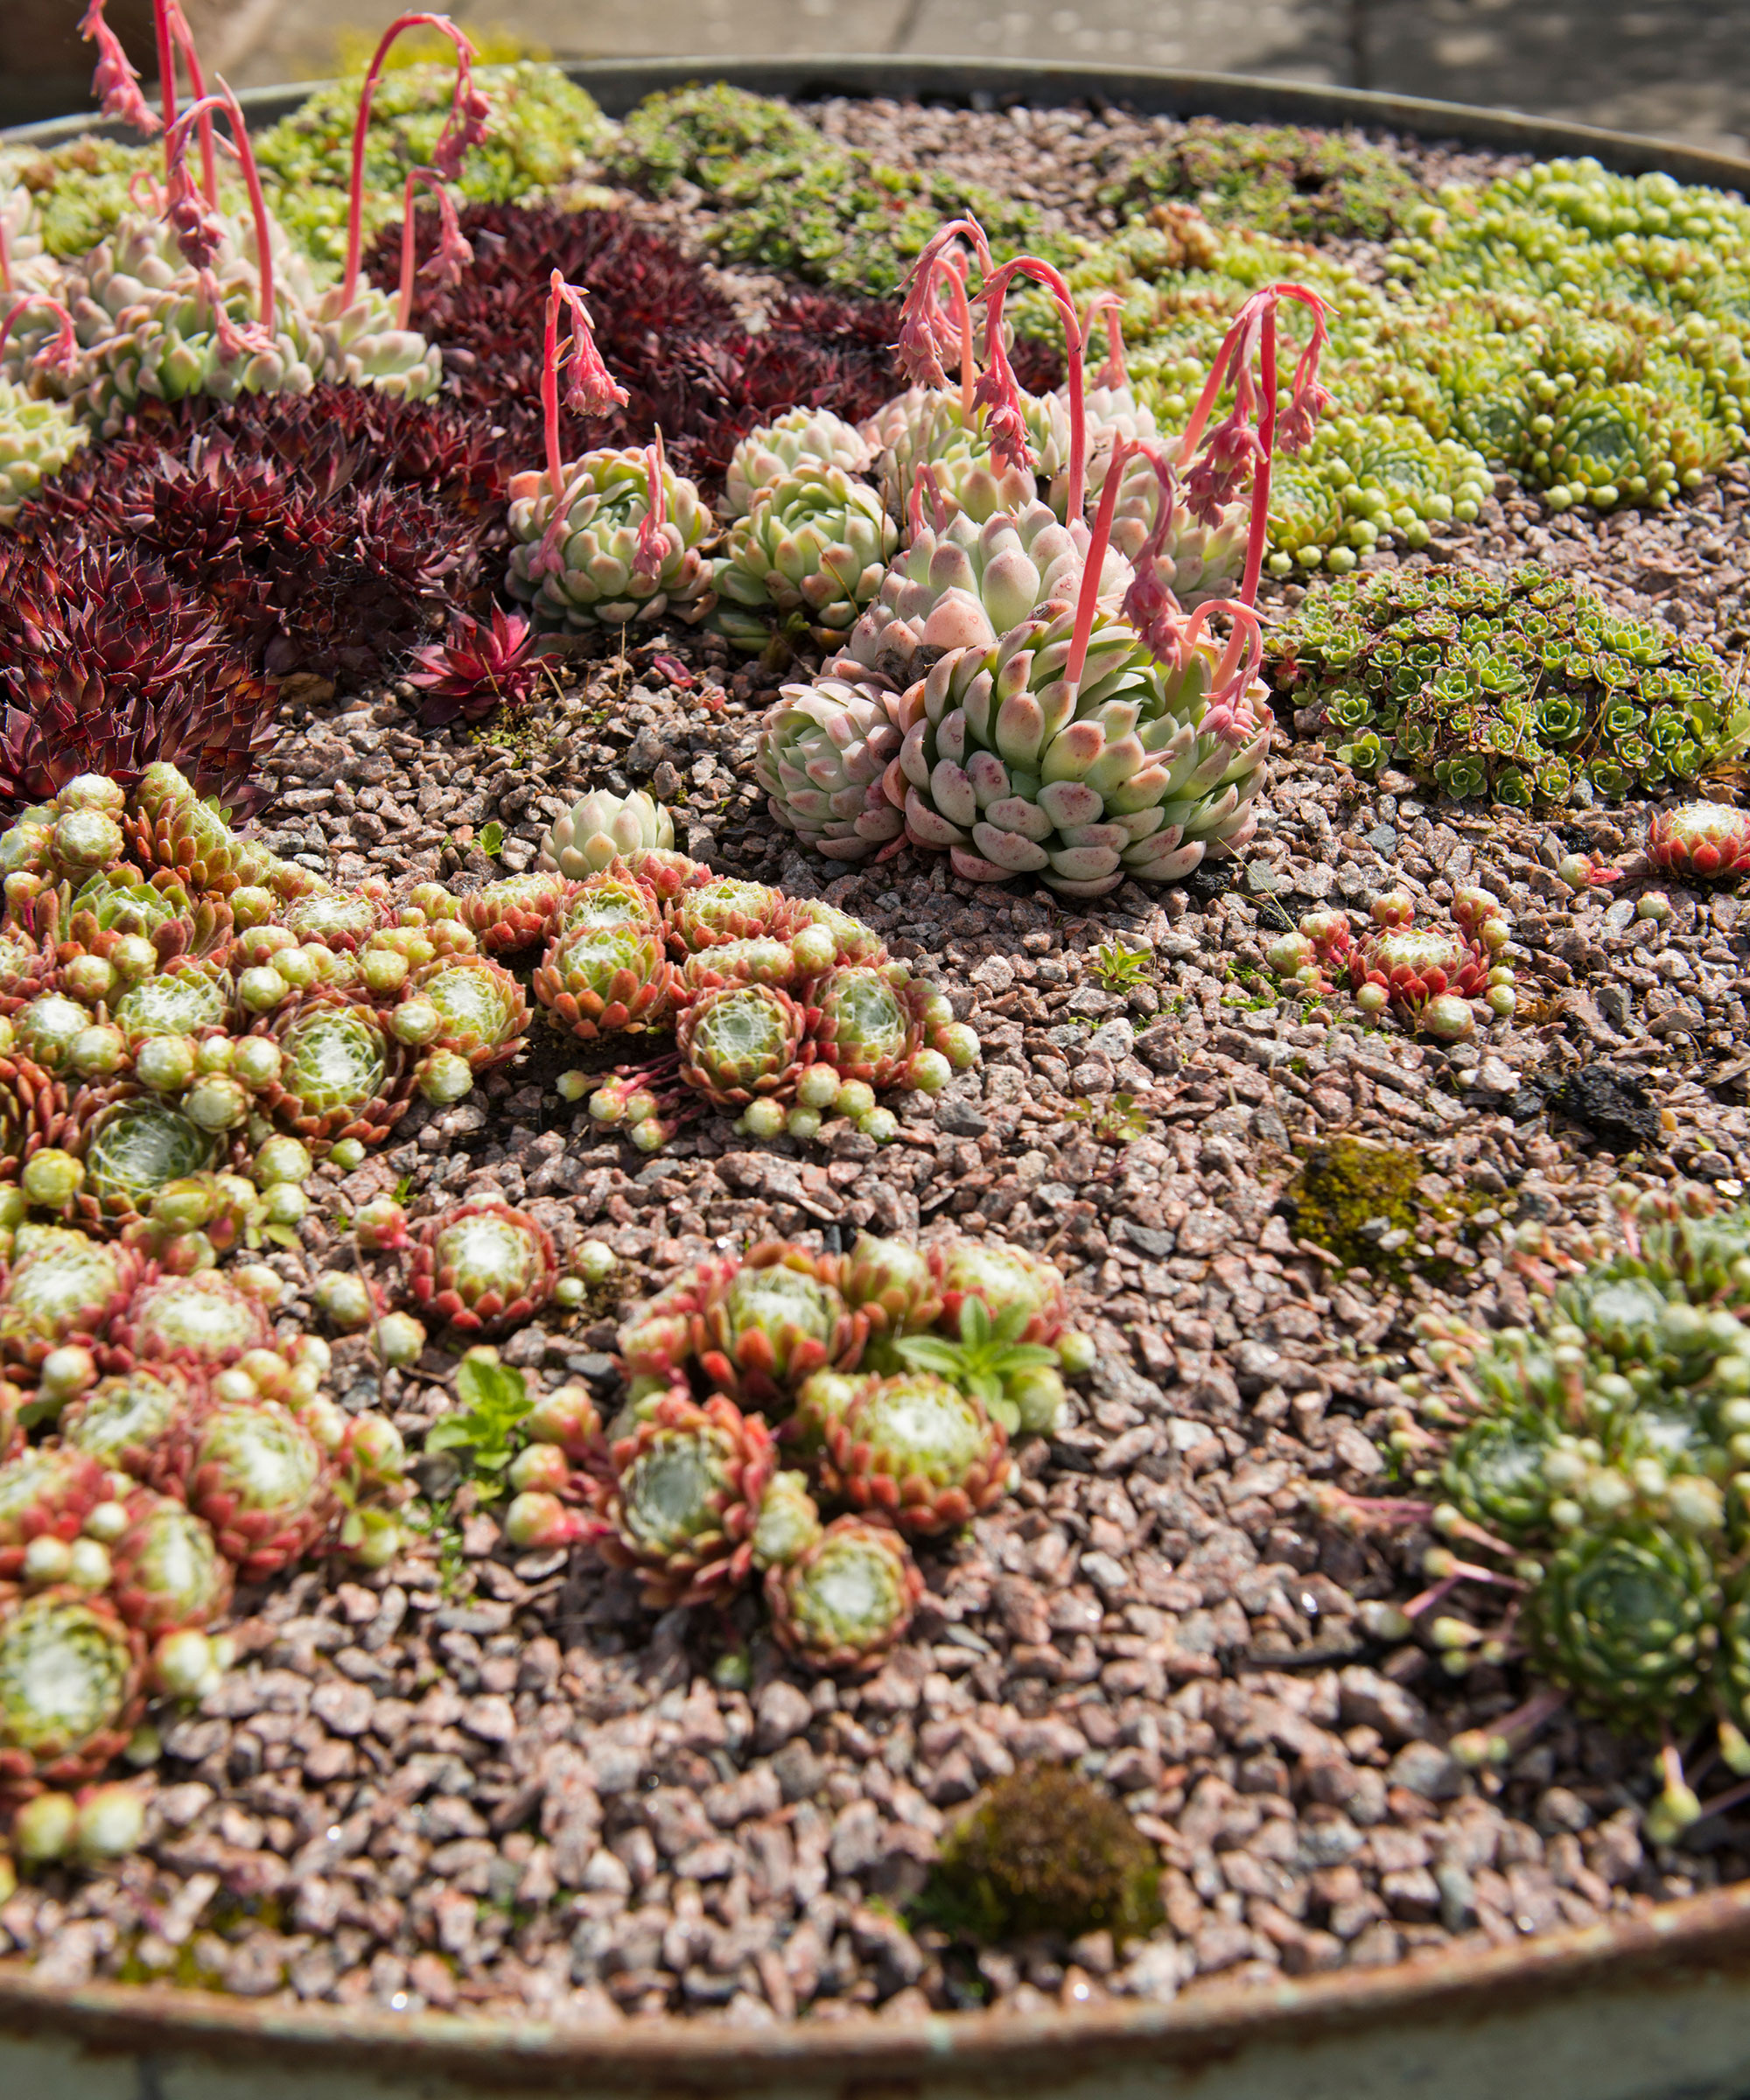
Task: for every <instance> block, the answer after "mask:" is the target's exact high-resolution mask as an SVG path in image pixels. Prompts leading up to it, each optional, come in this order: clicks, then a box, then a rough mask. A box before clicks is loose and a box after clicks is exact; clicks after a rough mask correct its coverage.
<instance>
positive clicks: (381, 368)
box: [311, 283, 444, 401]
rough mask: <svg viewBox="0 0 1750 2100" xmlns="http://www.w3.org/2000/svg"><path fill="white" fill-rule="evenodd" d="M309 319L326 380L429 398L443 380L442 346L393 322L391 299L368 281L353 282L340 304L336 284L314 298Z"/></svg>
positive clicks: (397, 397) (394, 395) (396, 396)
mask: <svg viewBox="0 0 1750 2100" xmlns="http://www.w3.org/2000/svg"><path fill="white" fill-rule="evenodd" d="M311 323H312V325H313V328H314V334H315V340H316V342H317V344H318V346H319V348H320V351H321V359H322V361H321V367H320V371H319V374H318V376H319V377H321V378H323V379H325V380H332V381H335V382H336V383H338V384H339V385H341V386H347V387H366V388H370V389H371V390H372V391H373V392H374V393H378V394H381V395H385V396H386V397H387V398H388V399H389V400H391V401H429V400H430V397H431V396H432V395H434V394H435V393H436V392H437V389H438V388H439V387H440V386H442V385H443V383H444V353H443V352H442V351H441V350H439V349H438V347H437V345H436V344H435V343H428V342H427V341H426V339H425V338H424V337H423V335H421V334H420V333H419V332H418V331H417V330H416V329H412V328H402V327H399V326H397V325H396V320H395V301H394V300H393V299H391V298H390V297H388V294H387V293H386V292H381V291H378V290H376V289H375V288H374V286H372V285H369V284H364V283H360V284H358V285H356V286H355V287H354V288H353V298H352V303H351V304H349V305H344V306H343V305H342V304H341V300H340V288H339V286H338V285H336V286H335V287H333V288H332V290H328V291H325V292H324V293H323V295H322V296H321V297H320V298H319V299H318V300H317V301H316V303H315V304H314V305H313V306H312V307H311Z"/></svg>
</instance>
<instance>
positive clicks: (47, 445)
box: [0, 379, 88, 525]
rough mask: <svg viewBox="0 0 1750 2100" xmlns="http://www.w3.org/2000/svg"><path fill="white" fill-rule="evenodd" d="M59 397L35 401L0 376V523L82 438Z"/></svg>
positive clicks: (84, 434) (8, 522) (70, 455)
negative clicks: (58, 399) (57, 398)
mask: <svg viewBox="0 0 1750 2100" xmlns="http://www.w3.org/2000/svg"><path fill="white" fill-rule="evenodd" d="M87 437H88V432H87V430H86V428H85V426H84V424H83V423H78V422H75V421H74V419H73V409H72V408H71V407H70V406H69V405H68V403H67V402H64V401H38V400H36V399H35V398H34V397H33V396H32V395H30V394H27V393H26V392H25V389H24V388H22V387H15V386H13V385H11V383H10V382H9V381H6V380H4V379H0V525H11V524H12V523H13V522H14V521H16V519H17V518H18V513H19V511H20V509H21V508H22V507H24V505H25V503H27V502H28V501H29V500H30V499H31V497H32V496H33V495H35V494H36V493H37V491H38V489H39V488H40V487H41V486H42V485H43V483H44V482H45V481H50V480H52V479H54V477H55V476H56V475H57V474H58V473H59V472H60V470H61V469H62V467H64V466H65V465H66V463H67V461H68V460H69V459H71V458H73V454H74V453H75V452H76V451H78V450H79V448H80V446H81V445H82V444H84V443H85V442H86V439H87Z"/></svg>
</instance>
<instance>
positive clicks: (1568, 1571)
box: [1527, 1525, 1722, 1728]
mask: <svg viewBox="0 0 1750 2100" xmlns="http://www.w3.org/2000/svg"><path fill="white" fill-rule="evenodd" d="M1721 1607H1722V1595H1721V1590H1720V1584H1719V1576H1718V1573H1717V1572H1716V1570H1715V1567H1714V1562H1713V1556H1712V1554H1711V1553H1710V1552H1709V1551H1708V1550H1707V1547H1706V1546H1705V1544H1703V1543H1702V1542H1701V1541H1700V1540H1698V1539H1697V1538H1694V1537H1684V1536H1683V1535H1682V1534H1681V1533H1673V1532H1672V1531H1670V1530H1665V1529H1663V1527H1660V1526H1657V1525H1634V1526H1631V1527H1628V1528H1627V1529H1625V1530H1614V1529H1603V1530H1598V1531H1596V1532H1593V1533H1591V1534H1589V1535H1587V1536H1586V1537H1582V1538H1579V1539H1577V1540H1576V1541H1575V1542H1574V1543H1573V1544H1571V1545H1567V1546H1564V1547H1562V1548H1561V1549H1560V1550H1559V1551H1557V1552H1555V1553H1553V1554H1552V1555H1551V1557H1550V1560H1549V1564H1548V1567H1547V1570H1546V1572H1545V1574H1544V1579H1543V1580H1542V1581H1541V1582H1540V1583H1539V1584H1538V1585H1537V1588H1536V1590H1535V1591H1534V1593H1533V1595H1532V1598H1531V1600H1530V1607H1529V1612H1528V1628H1527V1631H1528V1634H1529V1636H1530V1643H1531V1648H1532V1652H1533V1655H1534V1656H1536V1657H1537V1661H1538V1663H1540V1664H1541V1666H1542V1667H1543V1669H1544V1670H1545V1672H1546V1673H1547V1674H1548V1675H1550V1676H1551V1677H1554V1678H1555V1679H1556V1680H1557V1682H1558V1683H1560V1684H1566V1685H1569V1686H1571V1687H1572V1690H1573V1691H1575V1692H1576V1693H1577V1694H1578V1695H1579V1698H1581V1699H1582V1700H1584V1701H1585V1702H1586V1703H1587V1704H1588V1705H1593V1706H1595V1707H1600V1708H1602V1709H1603V1710H1605V1711H1606V1712H1608V1713H1610V1714H1611V1715H1612V1717H1613V1718H1614V1719H1618V1720H1619V1721H1621V1720H1635V1719H1640V1720H1642V1722H1643V1724H1644V1725H1646V1726H1650V1727H1654V1728H1656V1727H1658V1726H1661V1725H1670V1724H1672V1723H1675V1722H1677V1721H1679V1720H1680V1719H1681V1717H1682V1716H1683V1715H1684V1713H1685V1712H1688V1713H1690V1714H1694V1713H1695V1712H1697V1711H1698V1705H1699V1704H1700V1694H1701V1691H1702V1688H1703V1685H1704V1684H1705V1680H1706V1677H1707V1674H1708V1671H1709V1670H1710V1668H1711V1666H1712V1662H1713V1659H1714V1651H1715V1649H1716V1648H1717V1646H1718V1644H1719V1615H1720V1611H1721Z"/></svg>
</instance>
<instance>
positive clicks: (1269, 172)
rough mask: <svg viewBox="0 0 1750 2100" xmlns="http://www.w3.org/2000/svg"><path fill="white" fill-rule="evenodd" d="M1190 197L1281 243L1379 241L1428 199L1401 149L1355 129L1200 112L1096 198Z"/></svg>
mask: <svg viewBox="0 0 1750 2100" xmlns="http://www.w3.org/2000/svg"><path fill="white" fill-rule="evenodd" d="M1169 199H1184V200H1186V201H1187V202H1188V203H1192V204H1195V205H1196V206H1198V207H1199V208H1200V209H1201V210H1202V211H1204V212H1206V213H1207V214H1208V216H1209V217H1210V218H1211V219H1212V220H1214V221H1215V222H1216V223H1217V224H1218V225H1239V226H1250V227H1254V228H1257V231H1258V232H1259V233H1263V234H1274V235H1276V236H1277V237H1278V239H1280V240H1285V241H1319V240H1331V239H1337V240H1363V241H1383V240H1386V239H1388V238H1389V237H1390V235H1393V234H1395V233H1396V232H1397V230H1398V228H1400V227H1401V226H1402V225H1403V224H1404V221H1405V218H1406V216H1407V214H1409V213H1410V212H1411V210H1412V209H1413V208H1414V207H1416V206H1417V205H1418V204H1421V203H1423V202H1425V200H1426V193H1425V191H1424V190H1423V189H1422V187H1421V186H1420V184H1418V182H1417V181H1416V179H1415V178H1414V177H1413V176H1412V175H1411V172H1410V171H1409V169H1408V168H1406V167H1405V166H1404V163H1403V162H1402V161H1401V160H1400V159H1399V158H1398V157H1397V154H1395V153H1393V152H1390V151H1388V150H1387V149H1386V148H1384V147H1383V146H1376V145H1372V144H1369V142H1368V140H1367V139H1365V138H1363V137H1362V135H1361V134H1360V133H1359V132H1358V131H1306V130H1301V129H1300V128H1299V126H1298V125H1294V124H1224V123H1220V122H1219V121H1218V120H1217V119H1215V117H1209V116H1199V117H1194V118H1193V119H1192V121H1191V122H1190V123H1188V124H1187V126H1186V127H1185V131H1184V134H1183V136H1182V137H1180V138H1178V139H1177V140H1175V141H1174V143H1173V144H1172V145H1170V146H1166V147H1164V148H1163V149H1162V150H1161V151H1159V152H1152V153H1143V154H1139V155H1138V157H1137V158H1136V159H1135V160H1133V161H1132V162H1131V165H1130V166H1129V167H1128V168H1127V169H1126V170H1125V172H1124V179H1123V180H1122V181H1119V182H1115V183H1110V184H1108V186H1106V187H1105V188H1104V189H1103V190H1102V191H1101V193H1100V202H1101V203H1102V204H1103V205H1106V206H1108V207H1112V206H1118V207H1124V208H1126V209H1129V208H1133V207H1135V205H1136V204H1137V203H1138V201H1141V202H1144V203H1146V204H1159V203H1162V202H1165V201H1166V200H1169Z"/></svg>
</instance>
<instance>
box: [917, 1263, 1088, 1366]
mask: <svg viewBox="0 0 1750 2100" xmlns="http://www.w3.org/2000/svg"><path fill="white" fill-rule="evenodd" d="M931 1268H932V1273H933V1274H934V1276H935V1281H936V1285H937V1288H938V1290H939V1292H940V1293H941V1299H942V1311H943V1313H945V1315H946V1318H947V1322H948V1324H949V1327H954V1328H956V1329H957V1328H958V1327H959V1324H960V1309H961V1307H962V1306H963V1305H964V1304H965V1302H966V1300H967V1299H969V1298H977V1299H982V1300H983V1301H984V1305H985V1306H986V1308H987V1309H988V1310H989V1312H990V1314H991V1318H992V1320H1001V1319H1002V1318H1003V1316H1004V1315H1005V1313H1015V1312H1017V1311H1019V1313H1021V1314H1022V1316H1023V1319H1022V1324H1021V1325H1020V1326H1019V1327H1018V1328H1017V1330H1016V1332H1015V1334H1014V1335H1013V1336H1012V1340H1013V1341H1018V1342H1023V1343H1034V1342H1042V1343H1044V1344H1046V1345H1047V1347H1049V1346H1050V1345H1051V1344H1052V1343H1054V1342H1055V1341H1057V1339H1058V1338H1059V1336H1060V1335H1061V1334H1062V1333H1063V1329H1064V1324H1065V1322H1066V1320H1068V1317H1069V1307H1068V1301H1067V1299H1066V1298H1065V1295H1064V1286H1063V1278H1062V1276H1061V1274H1060V1272H1059V1271H1058V1270H1057V1269H1056V1268H1054V1266H1053V1264H1051V1263H1050V1262H1048V1261H1047V1260H1046V1258H1045V1257H1044V1256H1043V1255H1038V1254H1030V1253H1029V1252H1028V1251H1027V1250H1026V1248H1025V1247H1010V1246H1005V1245H1003V1244H1002V1243H999V1242H991V1241H990V1240H973V1239H955V1240H950V1241H949V1243H948V1244H947V1246H946V1247H944V1248H942V1250H940V1252H939V1253H936V1254H935V1255H934V1256H933V1257H932V1258H931Z"/></svg>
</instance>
